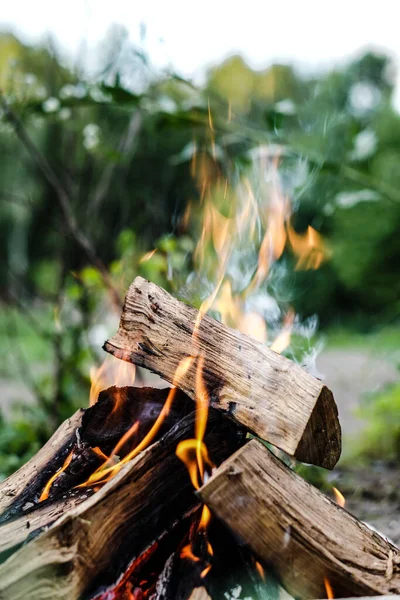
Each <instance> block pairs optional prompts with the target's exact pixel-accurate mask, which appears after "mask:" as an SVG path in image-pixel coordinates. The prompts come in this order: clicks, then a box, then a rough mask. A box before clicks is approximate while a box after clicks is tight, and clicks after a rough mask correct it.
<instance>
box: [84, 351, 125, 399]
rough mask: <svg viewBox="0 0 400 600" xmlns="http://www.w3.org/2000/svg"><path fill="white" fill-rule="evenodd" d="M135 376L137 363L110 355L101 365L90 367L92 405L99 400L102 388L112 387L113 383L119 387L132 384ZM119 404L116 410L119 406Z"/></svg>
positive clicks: (90, 397)
mask: <svg viewBox="0 0 400 600" xmlns="http://www.w3.org/2000/svg"><path fill="white" fill-rule="evenodd" d="M135 377H136V367H135V365H132V364H131V363H129V362H126V361H124V360H119V359H117V358H114V357H113V356H111V355H108V356H107V357H106V358H105V359H104V362H103V364H102V365H101V366H100V367H98V368H96V367H92V368H91V369H90V381H91V386H90V393H89V404H90V406H93V404H95V403H96V402H97V399H98V397H99V394H100V392H101V391H102V390H104V389H106V388H108V387H111V386H112V385H115V386H119V387H122V386H131V385H133V384H134V382H135ZM117 404H118V403H117ZM117 404H116V406H115V410H117V408H118V406H117Z"/></svg>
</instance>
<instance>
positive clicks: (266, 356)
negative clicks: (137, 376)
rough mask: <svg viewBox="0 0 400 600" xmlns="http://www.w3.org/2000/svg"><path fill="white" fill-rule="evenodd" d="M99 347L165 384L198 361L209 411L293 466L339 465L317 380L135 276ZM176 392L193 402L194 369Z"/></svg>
mask: <svg viewBox="0 0 400 600" xmlns="http://www.w3.org/2000/svg"><path fill="white" fill-rule="evenodd" d="M104 348H105V350H107V352H110V353H111V354H113V355H114V356H116V357H118V358H121V359H123V360H125V361H128V362H132V363H135V364H136V365H139V366H143V367H145V368H147V369H150V370H151V371H153V372H155V373H157V374H159V375H160V376H161V377H163V378H164V379H166V380H167V381H170V382H172V381H173V378H174V375H175V373H176V370H177V367H178V365H179V363H180V361H181V360H182V359H184V358H185V357H187V356H192V357H202V358H203V359H204V368H203V371H202V377H203V379H204V382H205V385H206V388H207V390H208V395H209V399H210V403H211V406H213V407H214V408H216V409H218V410H220V411H222V412H223V413H224V414H225V415H227V416H228V417H230V418H231V419H233V420H234V421H236V422H238V423H240V424H241V425H243V426H244V427H245V428H246V429H248V430H249V431H251V432H253V433H255V434H256V435H258V436H259V437H261V438H263V439H265V440H268V441H269V442H271V443H272V444H274V445H276V446H278V447H279V448H281V449H283V450H284V451H285V452H287V453H288V454H290V455H292V456H295V457H296V458H297V459H298V460H301V461H304V462H308V463H313V464H316V465H320V466H323V467H326V468H329V469H332V468H333V467H334V465H335V464H336V462H337V461H338V459H339V456H340V451H341V430H340V425H339V421H338V413H337V407H336V404H335V401H334V399H333V395H332V393H331V392H330V390H329V389H328V388H327V387H326V386H325V385H323V384H322V383H321V381H319V380H318V379H316V378H315V377H312V376H311V375H309V374H308V373H307V372H305V371H304V370H303V369H302V368H301V367H300V366H298V365H296V364H295V363H294V362H292V361H290V360H288V359H287V358H285V357H283V356H280V355H278V354H276V353H275V352H273V351H272V350H269V349H268V348H267V347H265V346H264V345H263V344H261V343H260V342H258V341H256V340H254V339H253V338H250V337H248V336H246V335H244V334H241V333H239V332H238V331H235V330H233V329H231V328H229V327H226V326H225V325H223V324H222V323H220V322H218V321H216V320H214V319H212V318H211V317H209V316H207V315H202V314H201V313H199V311H197V310H195V309H194V308H191V307H190V306H187V305H186V304H184V303H183V302H179V301H178V300H176V299H175V298H173V297H172V296H170V295H169V294H168V293H167V292H166V291H165V290H163V289H162V288H160V287H158V286H157V285H155V284H153V283H150V282H148V281H146V280H144V279H143V278H141V277H137V278H136V279H135V281H134V282H133V283H132V285H131V286H130V288H129V291H128V294H127V296H126V299H125V305H124V309H123V313H122V317H121V321H120V326H119V330H118V332H117V334H116V335H115V336H114V337H113V338H111V339H110V340H108V341H107V342H106V343H105V346H104ZM194 362H196V361H194ZM179 387H180V388H181V389H182V390H183V391H184V392H185V393H186V394H187V395H188V396H189V397H191V398H192V399H195V398H196V364H193V365H192V368H191V369H189V370H188V371H187V373H186V374H185V375H184V376H183V377H182V379H181V380H180V383H179Z"/></svg>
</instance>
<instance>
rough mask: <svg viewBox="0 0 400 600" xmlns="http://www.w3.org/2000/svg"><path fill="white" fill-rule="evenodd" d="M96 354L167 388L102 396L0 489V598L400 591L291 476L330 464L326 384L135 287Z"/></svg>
mask: <svg viewBox="0 0 400 600" xmlns="http://www.w3.org/2000/svg"><path fill="white" fill-rule="evenodd" d="M105 350H106V351H107V352H110V353H111V354H113V355H114V356H116V357H117V358H120V359H122V360H125V361H128V362H132V363H134V364H136V365H138V366H141V367H144V368H146V369H149V370H150V371H152V372H154V373H157V374H158V375H160V376H161V377H162V378H163V379H164V380H166V381H167V382H169V383H171V384H172V385H173V387H172V388H166V389H164V390H159V389H152V388H133V387H126V388H118V387H113V388H109V389H108V390H103V391H102V392H101V393H100V395H99V399H98V401H97V403H96V404H95V405H93V406H92V407H91V408H89V409H87V410H81V411H79V412H78V413H76V414H75V415H74V416H73V417H71V419H69V420H68V421H66V422H65V423H64V424H63V425H62V426H61V427H60V428H59V430H58V431H57V432H56V433H55V434H54V435H53V437H52V438H51V439H50V440H49V442H48V443H47V444H46V445H45V446H44V447H43V448H42V450H40V451H39V453H38V454H37V455H36V456H35V457H34V458H33V459H32V460H31V461H29V463H27V464H26V465H25V466H24V467H22V468H21V469H20V470H19V471H18V472H17V473H15V474H14V475H13V476H11V477H10V478H9V479H8V480H6V481H5V482H3V483H2V484H0V513H1V515H0V534H2V535H0V563H1V564H0V598H1V599H2V600H22V599H26V598H31V599H32V600H54V599H60V600H61V599H64V598H65V599H68V600H74V599H78V598H82V599H83V598H85V599H88V600H89V599H91V600H94V599H96V600H128V599H129V600H132V599H133V600H145V599H149V600H209V599H213V600H219V598H224V599H225V598H231V597H232V598H239V597H241V598H242V597H243V598H244V597H247V598H253V599H254V600H257V599H258V600H262V599H263V598H264V599H265V598H267V597H268V598H277V599H278V598H284V597H286V598H287V597H289V596H288V594H291V595H292V596H293V597H295V598H325V597H337V598H339V597H342V598H344V597H349V596H355V597H360V596H373V595H382V594H386V595H391V594H396V593H400V552H399V549H398V548H397V547H395V546H394V545H393V544H391V543H390V542H389V541H388V540H387V539H385V538H384V537H382V536H380V535H379V534H378V533H376V532H375V531H373V530H372V529H371V528H369V527H368V526H367V525H365V524H364V523H362V522H360V521H358V520H357V519H356V518H355V517H353V516H352V515H350V514H349V513H348V512H347V511H346V510H345V509H344V508H341V507H340V506H338V505H337V504H335V503H334V502H333V501H332V500H331V499H329V498H328V497H327V496H325V495H324V494H322V493H321V492H320V491H318V490H317V489H316V488H314V487H313V486H311V485H309V484H308V483H307V482H305V481H304V480H303V479H302V478H301V477H299V476H298V475H297V474H296V473H295V471H293V470H292V469H291V468H290V467H289V466H288V465H287V463H288V462H289V461H288V460H286V458H285V457H292V459H291V463H292V464H293V462H294V459H297V460H298V461H302V462H306V463H311V464H315V465H318V466H322V467H325V468H328V469H332V468H333V467H334V466H335V464H336V462H337V461H338V459H339V456H340V451H341V432H340V425H339V420H338V414H337V408H336V404H335V401H334V398H333V395H332V393H331V392H330V390H329V389H328V388H327V387H326V386H325V385H323V383H322V382H321V381H319V380H318V379H316V378H314V377H312V376H311V375H310V374H308V373H307V372H306V371H304V370H303V369H302V368H301V367H300V366H298V365H297V364H295V363H293V362H291V361H290V360H288V359H287V358H285V357H283V356H280V355H278V354H276V353H275V352H273V351H271V350H269V349H268V348H267V347H265V346H264V345H262V344H260V343H259V342H257V341H255V340H254V339H252V338H250V337H248V336H245V335H243V334H241V333H239V332H237V331H235V330H233V329H231V328H228V327H226V326H224V325H222V324H221V323H220V322H218V321H216V320H214V319H213V318H211V317H210V316H207V315H203V314H202V313H201V312H199V311H197V310H195V309H194V308H192V307H190V306H188V305H186V304H184V303H182V302H179V301H178V300H176V299H174V298H173V297H172V296H170V295H169V294H168V293H167V292H166V291H165V290H163V289H161V288H159V287H158V286H156V285H155V284H152V283H150V282H147V281H145V280H143V279H142V278H137V279H135V281H134V282H133V284H132V285H131V287H130V289H129V291H128V294H127V297H126V300H125V305H124V308H123V312H122V316H121V321H120V326H119V330H118V332H117V333H116V335H115V336H114V337H113V338H112V339H110V340H108V341H107V342H106V343H105ZM185 361H186V363H185V364H186V367H185V369H183V370H182V369H181V365H182V364H183V363H184V362H185ZM200 367H201V370H200V371H199V369H200ZM177 372H179V373H180V375H179V378H177ZM199 372H200V375H201V377H200V379H201V384H202V390H203V391H202V404H201V405H199ZM204 399H206V401H207V411H208V416H207V422H206V425H205V426H204V431H205V433H204V439H202V440H199V439H197V442H196V443H197V446H196V445H195V446H194V448H195V452H194V455H195V457H196V459H197V461H198V463H197V465H199V464H200V463H201V464H202V468H201V467H199V466H197V467H196V469H195V470H196V474H194V472H193V470H192V471H191V476H190V477H189V475H188V471H187V465H185V464H184V463H183V462H182V460H180V458H182V457H180V456H179V454H180V453H179V452H178V456H177V447H178V448H179V447H180V446H181V445H182V443H185V441H186V440H190V439H191V438H193V437H194V431H197V430H198V421H197V419H198V415H199V412H201V411H200V409H201V408H203V409H204ZM250 434H251V435H250ZM250 438H252V439H250ZM266 442H268V447H267V444H266ZM204 448H206V451H205V450H204ZM192 450H193V448H192ZM199 456H201V459H199ZM203 463H204V464H203ZM199 474H200V475H201V477H200V475H199ZM196 478H197V479H196ZM196 481H197V484H196ZM193 484H194V485H193ZM194 487H196V488H197V489H196V490H195V489H194ZM209 511H211V515H212V518H211V522H210V523H208V525H206V524H205V521H206V520H207V522H208V521H209V519H210V515H209V514H208V513H209ZM206 517H207V519H206ZM266 590H267V591H266ZM235 594H236V595H235Z"/></svg>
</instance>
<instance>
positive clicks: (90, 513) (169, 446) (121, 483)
mask: <svg viewBox="0 0 400 600" xmlns="http://www.w3.org/2000/svg"><path fill="white" fill-rule="evenodd" d="M193 428H194V416H193V414H191V415H188V416H186V417H184V418H183V419H182V420H181V421H179V423H177V424H176V425H175V426H174V427H173V428H172V429H171V430H170V431H169V432H168V433H166V434H165V435H164V436H163V437H162V438H161V439H160V440H159V441H157V442H155V443H154V444H153V445H152V446H150V447H149V448H147V450H144V451H143V452H142V453H141V454H139V455H138V456H137V457H136V458H135V459H133V460H132V461H131V462H130V463H128V464H127V465H126V466H125V467H123V469H121V471H120V472H119V473H118V474H117V475H116V476H115V477H114V478H113V479H112V480H111V481H109V482H108V483H107V484H105V485H104V487H103V488H101V489H100V490H99V491H98V492H97V493H95V494H94V495H93V496H91V497H90V498H88V499H87V500H85V501H84V502H82V503H81V504H80V505H79V506H77V507H75V508H74V509H73V510H71V511H69V512H67V513H66V514H64V515H63V516H62V517H61V518H60V519H58V520H57V521H56V522H55V523H54V524H53V525H52V526H50V528H49V529H48V530H47V531H45V532H43V533H41V534H40V535H39V536H38V537H37V538H35V539H34V540H33V541H31V542H29V543H28V544H26V545H25V546H23V547H22V548H21V549H19V550H18V551H17V552H16V553H14V554H13V555H12V556H11V557H10V558H8V559H7V560H6V561H5V562H4V563H3V564H2V565H1V566H0V598H2V600H23V599H25V598H35V600H57V599H60V600H61V599H64V598H68V600H74V599H77V598H79V597H80V596H81V595H82V594H83V593H87V592H90V589H92V588H93V587H94V585H95V583H97V584H98V583H99V579H98V578H99V576H100V574H102V578H105V579H106V581H103V579H102V580H101V581H102V582H103V583H104V584H105V585H107V583H108V581H107V578H109V579H110V582H112V581H114V580H115V578H116V572H117V570H118V569H119V572H121V570H122V569H121V566H123V565H124V560H126V558H129V560H130V559H132V558H135V556H139V555H140V554H141V553H142V552H143V551H144V550H145V549H146V547H148V546H149V545H151V543H152V542H153V541H154V540H156V539H157V537H158V535H159V534H160V533H162V532H163V531H164V530H165V529H168V528H169V527H171V525H172V524H173V523H174V522H175V521H176V520H177V519H179V518H180V517H181V515H182V514H185V512H186V511H187V510H188V509H190V507H193V506H195V505H196V502H197V501H196V498H195V496H194V494H193V489H192V484H191V482H190V479H189V477H188V474H187V471H186V468H185V466H184V465H183V463H182V462H181V461H180V460H179V459H178V458H177V457H176V455H175V450H176V446H177V444H178V443H179V442H180V441H181V440H183V439H186V438H188V437H191V436H193ZM241 439H242V435H241V434H239V432H238V430H237V428H235V427H234V426H233V425H232V424H230V423H229V422H227V421H224V420H223V419H222V418H221V417H220V416H219V415H218V413H216V412H215V411H212V412H211V413H210V419H209V423H208V428H207V433H206V437H205V442H206V443H207V446H208V448H209V451H210V454H211V456H212V458H213V459H214V460H215V461H216V462H217V463H218V462H220V461H221V460H223V459H224V458H226V457H227V456H229V455H230V454H231V453H232V451H233V450H234V449H236V448H237V447H238V445H239V444H240V442H241ZM125 566H126V565H125Z"/></svg>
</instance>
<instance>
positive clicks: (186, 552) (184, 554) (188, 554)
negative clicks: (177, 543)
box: [180, 544, 200, 562]
mask: <svg viewBox="0 0 400 600" xmlns="http://www.w3.org/2000/svg"><path fill="white" fill-rule="evenodd" d="M180 557H181V558H188V559H189V560H192V561H193V562H199V561H200V558H199V557H198V556H196V555H195V554H193V551H192V545H191V544H187V545H186V546H184V547H183V548H182V550H181V553H180Z"/></svg>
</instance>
